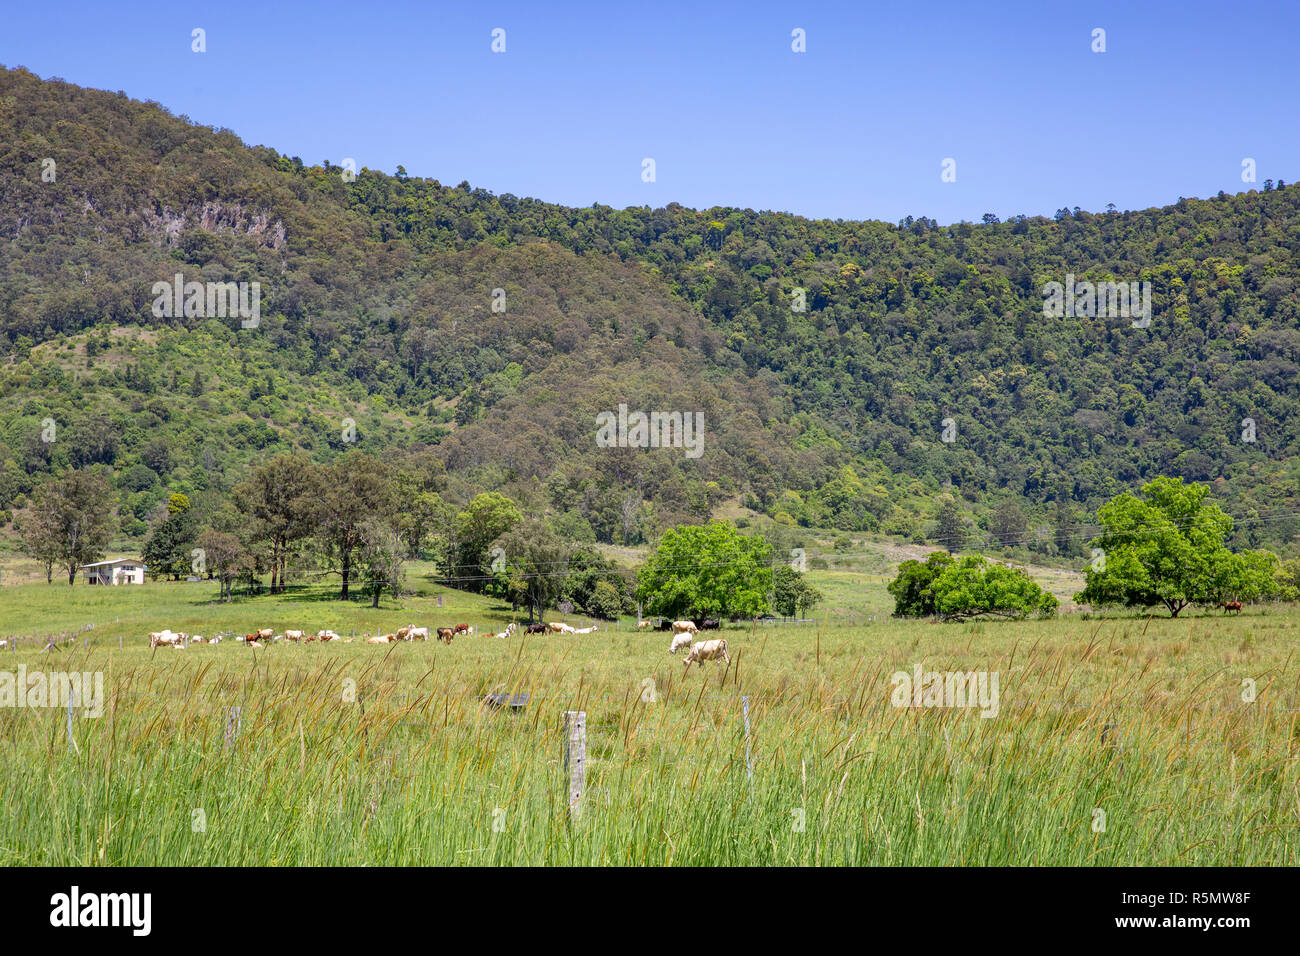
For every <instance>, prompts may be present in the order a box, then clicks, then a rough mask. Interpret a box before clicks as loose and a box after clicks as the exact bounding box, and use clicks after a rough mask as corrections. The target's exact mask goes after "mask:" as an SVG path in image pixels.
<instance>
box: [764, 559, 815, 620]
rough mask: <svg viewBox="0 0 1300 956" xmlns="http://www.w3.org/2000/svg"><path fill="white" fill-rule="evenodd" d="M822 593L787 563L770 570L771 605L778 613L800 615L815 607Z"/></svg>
mask: <svg viewBox="0 0 1300 956" xmlns="http://www.w3.org/2000/svg"><path fill="white" fill-rule="evenodd" d="M823 597H824V595H823V594H822V592H821V591H819V590H817V589H816V588H815V587H813V586H812V585H811V584H809V583H808V579H807V577H806V576H805V575H803V574H801V573H800V572H798V571H796V570H795V569H794V568H792V567H790V566H789V565H788V564H782V565H778V566H777V567H776V568H775V569H773V571H772V607H773V609H775V610H776V612H777V613H778V614H784V615H787V616H793V617H802V616H803V613H804V612H805V611H807V610H810V609H812V608H813V607H816V606H817V605H818V604H819V603H820V602H821V601H822V599H823Z"/></svg>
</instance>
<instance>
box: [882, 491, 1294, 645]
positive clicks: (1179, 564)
mask: <svg viewBox="0 0 1300 956" xmlns="http://www.w3.org/2000/svg"><path fill="white" fill-rule="evenodd" d="M1209 493H1210V488H1209V487H1208V486H1207V485H1202V484H1196V483H1191V484H1187V483H1185V482H1184V481H1183V480H1182V479H1181V478H1168V477H1164V476H1161V477H1159V478H1156V479H1154V480H1153V481H1150V482H1148V483H1147V484H1146V485H1144V486H1143V488H1142V489H1141V494H1140V496H1139V495H1134V494H1132V493H1130V492H1123V493H1121V494H1119V495H1117V496H1116V497H1115V498H1114V499H1112V500H1111V501H1109V502H1107V503H1106V504H1105V505H1103V506H1102V507H1101V509H1100V510H1099V511H1098V515H1097V519H1098V522H1099V525H1100V528H1101V533H1100V534H1098V535H1097V536H1096V537H1094V538H1093V539H1092V540H1091V541H1090V542H1089V546H1090V550H1091V555H1092V560H1091V561H1090V562H1089V564H1088V567H1087V571H1086V587H1085V588H1084V589H1083V591H1081V592H1079V593H1078V594H1076V595H1075V600H1076V601H1080V602H1083V603H1085V604H1088V605H1092V606H1095V607H1125V608H1143V609H1145V608H1153V607H1163V608H1164V609H1166V610H1168V612H1169V615H1170V617H1177V616H1178V615H1179V613H1180V612H1181V611H1183V610H1184V609H1185V608H1187V607H1191V606H1196V605H1199V606H1202V607H1222V608H1223V609H1224V610H1225V612H1226V611H1228V610H1235V611H1238V612H1240V610H1241V609H1242V607H1243V605H1244V604H1247V603H1250V602H1256V601H1297V600H1300V558H1292V559H1290V560H1288V561H1282V560H1281V559H1279V558H1278V556H1277V555H1276V554H1274V553H1273V552H1271V551H1267V550H1246V551H1233V550H1232V549H1231V548H1230V547H1228V544H1227V542H1228V538H1229V535H1230V533H1231V531H1232V525H1233V521H1232V518H1231V517H1229V516H1228V515H1227V514H1225V513H1224V512H1223V509H1222V508H1220V507H1219V506H1218V504H1216V503H1215V502H1213V501H1210V500H1208V496H1209ZM888 589H889V593H890V595H891V596H892V597H893V598H894V614H895V616H897V617H938V618H941V619H944V620H963V619H965V618H971V617H982V616H988V617H1007V618H1020V617H1025V616H1026V615H1029V614H1035V613H1036V614H1042V615H1051V614H1054V613H1055V611H1056V609H1057V601H1056V598H1055V597H1053V596H1052V595H1051V594H1048V593H1046V592H1044V591H1043V590H1042V589H1041V588H1040V587H1039V586H1038V585H1037V584H1036V583H1034V582H1033V581H1032V580H1030V578H1029V575H1028V574H1027V573H1026V572H1025V571H1024V569H1022V568H1014V567H1006V566H1002V565H998V564H994V563H990V562H989V561H988V560H987V559H986V558H985V557H984V556H983V555H979V554H973V555H965V556H962V557H955V556H954V555H952V554H950V553H949V552H948V551H936V552H934V553H932V554H930V555H929V556H928V557H927V558H926V559H925V560H924V561H915V560H909V561H904V562H903V563H902V564H901V565H899V569H898V575H897V576H896V577H895V578H894V580H892V581H891V582H890V583H889V585H888Z"/></svg>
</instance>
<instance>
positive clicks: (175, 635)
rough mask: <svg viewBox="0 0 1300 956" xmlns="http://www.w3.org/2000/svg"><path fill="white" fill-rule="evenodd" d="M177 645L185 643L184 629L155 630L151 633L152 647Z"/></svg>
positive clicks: (150, 642)
mask: <svg viewBox="0 0 1300 956" xmlns="http://www.w3.org/2000/svg"><path fill="white" fill-rule="evenodd" d="M164 645H165V646H168V647H175V646H176V645H180V646H182V647H183V646H184V645H185V634H184V632H182V631H172V630H164V631H153V632H151V633H150V634H149V646H150V647H162V646H164Z"/></svg>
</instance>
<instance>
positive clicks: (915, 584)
mask: <svg viewBox="0 0 1300 956" xmlns="http://www.w3.org/2000/svg"><path fill="white" fill-rule="evenodd" d="M950 564H952V555H951V554H949V553H948V552H947V551H932V552H930V554H929V555H927V556H926V559H925V560H924V561H914V560H908V561H904V562H903V563H902V564H900V565H899V566H898V575H897V576H896V577H895V578H894V580H892V581H890V582H889V584H887V585H886V586H885V587H886V589H887V590H888V591H889V593H890V596H892V597H893V599H894V616H895V617H933V616H934V615H935V614H937V613H938V609H937V608H936V607H935V603H934V581H935V579H936V578H937V577H939V575H940V574H942V573H943V571H944V570H945V569H946V568H947V567H948V566H949V565H950Z"/></svg>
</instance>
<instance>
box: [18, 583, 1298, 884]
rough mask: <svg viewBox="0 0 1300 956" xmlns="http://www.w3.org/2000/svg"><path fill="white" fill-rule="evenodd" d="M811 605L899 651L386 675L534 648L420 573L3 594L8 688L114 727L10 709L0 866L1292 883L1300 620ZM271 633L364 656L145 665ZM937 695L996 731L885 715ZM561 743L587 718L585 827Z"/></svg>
mask: <svg viewBox="0 0 1300 956" xmlns="http://www.w3.org/2000/svg"><path fill="white" fill-rule="evenodd" d="M418 571H419V569H417V572H418ZM813 577H814V583H816V584H817V586H818V587H821V588H823V590H825V591H827V593H828V600H827V602H826V604H827V606H829V607H835V606H839V605H837V603H836V599H837V597H838V598H841V599H843V600H844V601H848V600H850V599H852V600H854V602H855V603H854V605H853V606H855V607H861V608H867V609H878V610H879V616H878V618H877V620H876V621H875V622H874V623H869V624H865V625H858V626H855V627H851V628H850V627H847V626H829V627H827V626H817V627H814V626H807V625H805V626H801V627H793V626H789V627H772V626H766V627H757V628H755V627H752V626H745V627H740V626H736V627H733V628H730V629H726V630H724V631H723V634H722V636H724V637H726V639H727V641H728V644H729V648H730V652H731V658H732V661H731V664H730V666H728V665H725V664H716V663H715V664H707V665H704V667H703V668H698V669H697V668H696V667H692V668H691V670H690V672H689V673H687V674H683V673H682V669H683V668H682V662H681V658H680V655H679V656H678V657H676V658H674V657H670V656H669V655H668V654H667V645H668V637H667V635H664V634H652V635H650V634H643V633H636V632H635V631H633V630H631V629H630V628H629V625H628V622H626V621H625V622H623V623H622V625H621V628H622V629H611V630H610V631H608V632H602V633H598V634H591V635H585V636H553V635H548V636H536V637H528V638H520V637H516V638H513V639H510V640H501V639H496V638H484V637H478V636H469V637H465V636H462V637H458V638H457V639H456V640H455V641H454V643H452V644H451V645H449V646H445V645H442V644H439V643H437V642H435V641H431V642H428V643H423V642H416V643H402V644H396V645H390V646H370V645H366V644H364V643H361V642H360V635H361V634H363V633H375V632H376V631H379V630H385V631H390V630H392V629H393V628H394V627H396V626H398V625H400V624H403V623H407V622H408V621H414V622H416V623H420V624H430V625H445V624H452V623H456V622H459V621H465V622H468V623H471V624H474V625H475V626H476V627H477V628H479V629H480V630H481V629H483V628H485V627H490V626H496V627H499V626H500V625H501V624H502V623H504V622H505V621H506V620H507V619H508V618H509V617H510V615H509V608H508V607H507V608H502V607H500V606H499V605H497V604H495V603H493V602H491V601H488V600H485V599H482V598H478V597H475V596H471V595H466V594H462V593H459V592H455V591H448V590H444V589H441V588H439V587H436V586H435V585H433V584H432V583H431V582H430V581H429V580H428V579H427V578H425V577H424V576H423V575H422V574H421V573H415V574H413V575H412V578H411V581H412V583H413V584H414V585H415V586H416V590H417V593H416V594H415V595H413V596H411V597H410V598H407V599H404V605H405V606H401V605H398V604H395V603H394V602H392V601H391V600H388V599H385V601H384V602H382V606H381V608H380V609H379V610H377V611H375V610H371V609H370V608H368V607H366V606H364V605H362V604H349V605H343V604H341V603H339V602H338V601H335V600H332V599H331V595H332V594H333V589H332V588H325V587H304V588H301V589H298V590H295V591H292V592H291V593H290V594H289V595H287V596H281V597H270V596H263V597H255V598H244V597H242V596H241V597H240V598H239V599H237V600H236V602H235V603H233V604H231V605H220V604H216V605H214V604H211V603H210V601H211V599H212V598H213V597H214V596H215V591H216V589H215V587H214V586H213V585H211V584H207V583H202V584H147V585H143V586H138V587H119V588H100V589H95V588H88V587H85V586H83V585H80V584H78V585H77V586H76V587H74V588H68V587H67V585H66V584H63V585H59V584H55V585H54V586H49V585H45V584H43V583H42V584H31V585H22V586H17V587H11V586H5V587H3V588H0V638H3V639H8V640H12V638H13V637H14V636H16V635H17V636H21V637H22V638H23V640H22V641H21V643H19V645H18V646H17V650H13V649H12V647H5V648H4V649H3V651H0V653H2V654H3V657H0V672H4V671H9V672H13V671H16V670H17V668H18V667H19V666H20V665H25V666H26V667H27V668H28V670H29V671H33V670H37V669H39V670H43V671H52V670H78V671H95V670H99V671H102V672H103V675H104V677H103V683H104V690H105V695H104V697H105V699H104V701H103V702H102V704H103V715H102V716H101V717H99V718H97V719H96V718H88V717H83V716H80V715H79V714H78V715H77V716H74V718H73V720H72V722H71V723H72V741H71V742H70V741H69V737H68V731H67V726H68V720H67V713H66V711H65V710H63V709H54V708H49V709H43V710H42V709H31V708H14V707H0V864H3V865H32V864H35V865H47V864H51V865H52V864H60V865H116V864H144V865H148V864H162V865H209V864H231V865H291V864H344V865H362V864H372V865H379V864H453V865H454V864H467V865H468V864H492V865H498V864H578V865H588V864H637V865H640V864H649V865H670V864H687V865H692V864H701V865H710V864H712V865H718V864H740V865H747V864H754V865H810V864H918V865H957V864H994V865H997V864H1034V865H1059V864H1100V865H1130V864H1151V865H1169V864H1173V865H1183V864H1198V865H1210V864H1221V865H1249V864H1265V865H1270V864H1276V865H1296V864H1297V863H1300V832H1298V829H1300V761H1298V759H1297V748H1298V747H1300V720H1298V718H1300V711H1297V709H1296V708H1297V707H1300V690H1298V687H1297V684H1298V682H1300V660H1297V657H1298V655H1297V654H1296V650H1297V646H1298V644H1300V611H1297V610H1296V609H1295V608H1269V609H1263V610H1254V611H1253V612H1248V613H1246V614H1243V615H1242V616H1240V617H1230V618H1224V617H1222V616H1219V615H1217V614H1215V615H1209V614H1202V615H1192V616H1186V614H1185V616H1184V617H1181V618H1179V619H1178V620H1176V621H1171V620H1169V619H1167V618H1163V617H1155V618H1153V619H1151V620H1149V621H1148V619H1147V618H1146V617H1136V616H1122V617H1114V618H1097V617H1092V618H1091V619H1087V618H1083V617H1078V616H1074V617H1063V618H1060V619H1057V620H1053V621H1032V622H1023V623H992V622H990V623H973V624H934V623H928V622H898V621H892V620H889V619H888V617H887V614H888V610H889V604H888V601H887V595H885V594H884V591H883V583H882V582H883V579H882V578H880V576H879V575H876V576H874V577H870V576H867V575H863V576H861V580H859V581H857V582H856V585H855V581H854V579H853V578H852V576H851V574H850V573H849V572H842V571H829V572H814V574H813ZM438 594H442V596H443V601H444V607H443V608H442V609H441V610H439V609H438V608H437V607H436V595H438ZM553 616H554V617H558V615H553ZM571 620H575V621H576V618H571ZM90 623H94V624H95V627H94V629H93V630H89V631H85V632H83V633H81V634H80V635H79V636H78V637H76V638H75V640H66V641H64V642H63V644H61V645H60V647H59V649H58V650H54V651H51V652H48V653H45V654H42V653H41V652H40V649H41V647H42V646H43V645H44V636H45V635H47V634H58V633H68V634H72V633H76V632H77V631H78V630H79V629H80V628H82V627H84V626H85V625H86V624H90ZM255 626H266V627H275V628H276V629H277V631H281V630H283V629H285V628H304V629H312V630H315V629H318V628H322V627H330V628H332V629H334V630H336V631H338V632H340V633H341V634H344V635H347V634H349V633H350V632H355V633H356V634H357V635H358V640H357V641H356V642H353V643H349V644H341V643H334V644H329V645H320V644H304V645H297V644H289V643H287V642H280V643H276V644H273V645H270V646H268V647H266V648H264V649H262V650H253V649H249V648H247V647H244V646H242V645H240V644H237V643H234V642H233V641H227V642H225V643H223V644H221V645H218V646H201V645H200V646H191V647H190V648H189V649H187V650H171V649H168V648H159V649H157V650H155V651H151V650H150V649H149V648H148V646H147V643H146V642H145V639H144V634H145V633H146V632H147V631H149V630H156V629H159V628H163V627H171V628H173V629H179V630H185V631H188V632H191V633H199V634H204V635H210V634H212V633H215V632H217V631H239V632H243V631H245V630H250V629H252V628H253V627H255ZM119 638H120V639H121V641H122V648H121V649H120V650H119V647H118V642H119ZM916 664H921V665H923V667H924V669H925V670H927V671H931V670H934V671H956V670H960V671H971V670H986V671H990V672H996V673H997V675H998V678H999V706H998V713H997V716H995V717H990V718H983V717H981V716H980V713H979V711H978V709H975V708H955V707H954V708H937V707H936V708H925V707H907V706H901V707H896V706H893V705H892V703H891V696H892V691H893V685H892V683H891V676H892V675H893V673H894V672H895V671H900V670H901V671H906V672H911V671H912V669H913V667H914V666H915V665H916ZM1246 679H1250V680H1251V681H1253V682H1254V687H1255V692H1256V693H1255V696H1254V699H1253V700H1252V701H1247V700H1243V681H1245V680H1246ZM353 691H355V693H353ZM499 691H510V692H526V693H529V694H531V695H532V697H531V700H530V702H529V704H528V706H527V707H526V708H524V710H523V711H522V712H519V713H511V712H508V711H506V712H498V711H496V710H494V709H492V708H490V707H488V706H486V705H484V704H483V702H482V698H483V696H484V695H486V694H488V693H492V692H499ZM742 695H747V696H748V699H749V722H750V733H749V737H748V740H747V739H746V735H745V733H744V723H743V719H742V702H741V697H742ZM1246 696H1247V697H1249V696H1250V695H1249V694H1247V695H1246ZM234 706H238V707H240V719H239V727H238V732H237V733H233V730H234V728H233V727H232V728H230V729H231V731H232V735H231V736H230V739H229V740H228V739H227V724H228V719H229V709H230V708H231V707H234ZM566 710H583V711H585V712H586V714H587V746H588V766H587V789H586V793H585V795H584V797H583V798H582V801H581V803H580V807H579V811H578V813H577V814H576V815H574V816H571V815H570V813H569V812H568V808H567V788H566V778H565V775H564V771H563V768H562V766H561V758H562V752H563V743H564V741H563V732H562V717H563V714H564V712H565V711H566Z"/></svg>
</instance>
